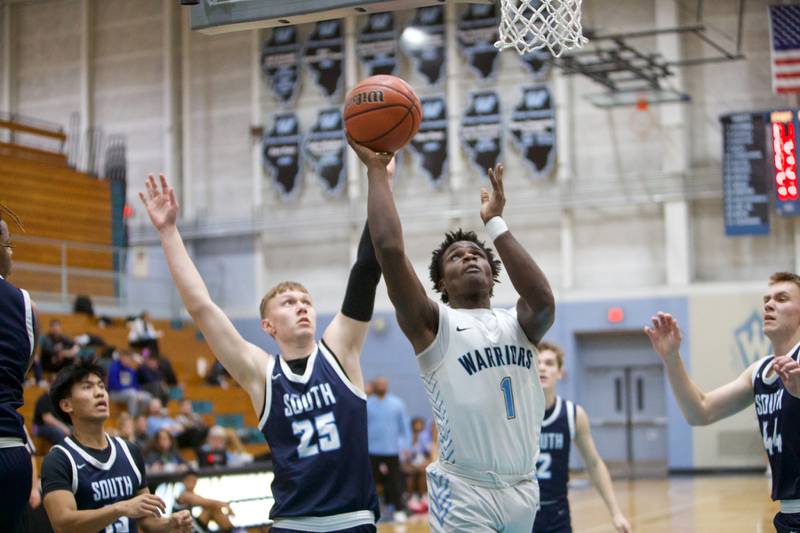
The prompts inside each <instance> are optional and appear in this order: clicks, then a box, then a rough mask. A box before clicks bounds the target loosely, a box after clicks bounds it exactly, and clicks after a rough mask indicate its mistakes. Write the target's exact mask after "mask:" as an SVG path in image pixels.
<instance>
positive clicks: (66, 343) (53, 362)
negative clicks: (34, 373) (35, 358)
mask: <svg viewBox="0 0 800 533" xmlns="http://www.w3.org/2000/svg"><path fill="white" fill-rule="evenodd" d="M39 344H40V346H41V362H42V369H43V370H44V371H45V372H52V373H57V372H58V371H59V370H61V369H62V368H64V367H65V366H67V365H70V364H72V362H73V361H74V360H75V356H77V355H78V350H79V347H78V345H77V344H75V342H74V341H73V340H72V339H70V338H69V337H67V336H66V335H64V333H63V332H62V330H61V321H60V320H57V319H53V320H51V321H50V325H49V327H48V328H47V333H45V334H44V335H42V338H41V339H40V341H39Z"/></svg>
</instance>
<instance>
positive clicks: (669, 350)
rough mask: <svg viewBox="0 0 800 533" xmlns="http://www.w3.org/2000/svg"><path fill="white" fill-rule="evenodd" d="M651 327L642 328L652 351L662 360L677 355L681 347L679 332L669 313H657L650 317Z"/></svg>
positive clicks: (676, 323)
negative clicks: (651, 346)
mask: <svg viewBox="0 0 800 533" xmlns="http://www.w3.org/2000/svg"><path fill="white" fill-rule="evenodd" d="M651 320H652V321H653V327H652V328H651V327H648V326H645V327H644V332H645V333H646V334H647V336H648V337H650V343H651V344H652V345H653V350H655V351H656V353H657V354H658V355H660V356H661V358H662V359H666V358H667V357H670V356H672V355H675V354H677V353H678V350H679V349H680V347H681V338H682V337H681V330H680V328H679V327H678V322H677V321H676V320H675V319H674V318H672V315H670V314H669V313H662V312H661V311H659V312H658V313H657V314H656V316H654V317H652V319H651Z"/></svg>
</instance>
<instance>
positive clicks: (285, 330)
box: [259, 281, 317, 342]
mask: <svg viewBox="0 0 800 533" xmlns="http://www.w3.org/2000/svg"><path fill="white" fill-rule="evenodd" d="M259 310H260V312H261V328H262V329H263V330H264V331H266V332H267V333H269V334H270V335H271V336H272V337H273V338H274V339H275V340H276V341H278V342H281V341H284V342H289V341H291V340H293V339H297V338H298V337H305V336H310V337H311V338H313V337H314V335H315V333H316V327H317V313H316V311H315V310H314V304H313V303H312V301H311V295H310V294H309V293H308V289H306V288H305V287H304V286H303V285H302V284H300V283H298V282H296V281H283V282H281V283H278V284H277V285H275V286H274V287H272V288H271V289H270V290H269V292H267V294H266V295H265V296H264V298H262V299H261V306H260V307H259Z"/></svg>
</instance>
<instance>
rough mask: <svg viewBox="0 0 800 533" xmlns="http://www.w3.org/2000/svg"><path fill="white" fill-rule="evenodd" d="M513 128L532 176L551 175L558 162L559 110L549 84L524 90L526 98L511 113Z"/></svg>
mask: <svg viewBox="0 0 800 533" xmlns="http://www.w3.org/2000/svg"><path fill="white" fill-rule="evenodd" d="M509 129H510V130H511V140H512V142H513V144H514V146H516V147H517V148H518V149H519V151H520V152H522V155H523V156H524V157H525V162H526V163H528V166H529V167H530V169H531V173H532V177H534V178H540V177H543V176H547V175H549V174H550V172H552V170H553V165H554V164H555V161H556V110H555V104H554V103H553V97H552V95H551V94H550V89H549V88H548V87H547V86H546V85H538V86H535V87H524V88H523V89H522V101H521V102H520V103H519V104H518V105H517V107H515V108H514V111H513V112H512V113H511V124H509Z"/></svg>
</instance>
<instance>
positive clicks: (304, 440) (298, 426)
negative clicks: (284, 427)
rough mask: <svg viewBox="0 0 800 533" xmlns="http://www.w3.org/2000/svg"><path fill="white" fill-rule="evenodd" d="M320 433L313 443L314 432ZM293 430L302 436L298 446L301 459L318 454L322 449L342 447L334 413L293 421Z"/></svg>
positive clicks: (325, 450)
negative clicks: (312, 418)
mask: <svg viewBox="0 0 800 533" xmlns="http://www.w3.org/2000/svg"><path fill="white" fill-rule="evenodd" d="M315 429H316V433H317V435H318V439H317V442H318V443H319V444H318V445H317V444H311V439H312V438H314V433H315V431H314V430H315ZM292 431H293V432H294V434H295V435H297V436H299V437H300V445H299V446H297V455H298V457H300V459H305V458H306V457H311V456H313V455H317V454H318V453H319V451H320V450H322V451H323V452H330V451H333V450H338V449H339V448H341V446H342V443H341V441H340V440H339V429H338V428H337V427H336V419H335V418H334V417H333V413H325V414H321V415H319V416H317V417H315V418H314V423H313V424H312V423H311V420H299V421H297V422H292Z"/></svg>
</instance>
